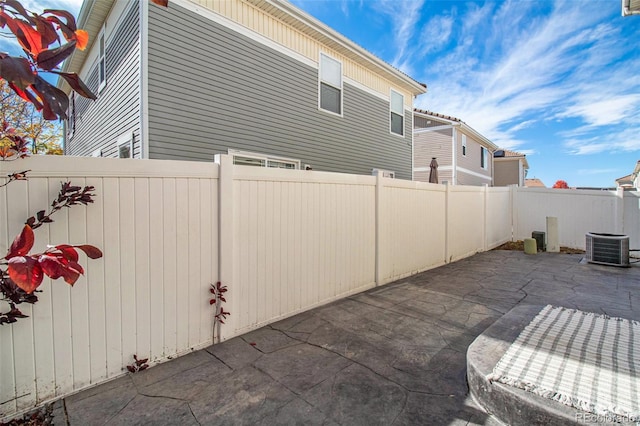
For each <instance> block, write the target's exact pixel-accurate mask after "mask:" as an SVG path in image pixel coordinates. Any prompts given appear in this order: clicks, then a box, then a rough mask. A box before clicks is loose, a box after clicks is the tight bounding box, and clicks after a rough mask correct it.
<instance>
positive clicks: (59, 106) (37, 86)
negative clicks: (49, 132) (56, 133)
mask: <svg viewBox="0 0 640 426" xmlns="http://www.w3.org/2000/svg"><path fill="white" fill-rule="evenodd" d="M31 87H33V90H34V92H36V93H37V94H38V96H39V97H40V99H41V100H42V107H43V111H42V115H43V116H44V118H45V119H46V120H56V119H58V118H64V119H66V118H67V108H68V107H69V98H68V97H67V95H66V94H65V93H64V92H63V91H62V90H60V89H58V88H57V87H54V86H52V85H51V84H50V83H48V82H47V81H46V80H44V79H43V78H42V77H40V76H36V81H35V82H34V83H33V85H32V86H31Z"/></svg>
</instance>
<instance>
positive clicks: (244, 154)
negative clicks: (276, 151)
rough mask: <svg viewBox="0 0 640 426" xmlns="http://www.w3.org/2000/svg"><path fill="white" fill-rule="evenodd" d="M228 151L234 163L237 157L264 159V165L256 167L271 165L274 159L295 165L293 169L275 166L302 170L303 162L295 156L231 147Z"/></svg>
mask: <svg viewBox="0 0 640 426" xmlns="http://www.w3.org/2000/svg"><path fill="white" fill-rule="evenodd" d="M228 153H229V155H231V156H232V162H233V163H234V164H235V159H236V157H244V158H250V159H254V160H260V161H264V165H263V166H257V165H256V167H269V162H270V161H273V162H278V163H288V164H292V165H293V166H294V168H293V169H286V168H284V167H274V168H281V169H285V170H300V167H301V164H302V163H301V161H300V160H296V159H294V158H287V157H278V156H276V155H268V154H261V153H258V152H248V151H239V150H235V149H229V150H228ZM247 166H248V165H247ZM249 167H250V166H249Z"/></svg>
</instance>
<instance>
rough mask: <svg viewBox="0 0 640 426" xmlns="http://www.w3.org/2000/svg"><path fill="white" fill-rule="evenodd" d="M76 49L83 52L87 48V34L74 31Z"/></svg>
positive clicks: (82, 31)
mask: <svg viewBox="0 0 640 426" xmlns="http://www.w3.org/2000/svg"><path fill="white" fill-rule="evenodd" d="M75 34H76V43H77V45H76V47H77V48H78V49H80V50H84V49H86V48H87V44H89V33H88V32H86V31H85V30H76V33H75Z"/></svg>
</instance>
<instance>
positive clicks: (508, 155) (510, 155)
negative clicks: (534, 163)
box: [493, 149, 529, 169]
mask: <svg viewBox="0 0 640 426" xmlns="http://www.w3.org/2000/svg"><path fill="white" fill-rule="evenodd" d="M501 151H502V152H503V153H504V155H499V153H500V152H501ZM493 158H494V160H498V161H504V160H513V159H519V160H520V159H521V160H522V166H523V167H524V168H525V169H529V162H528V161H527V155H526V154H522V153H520V152H516V151H510V150H508V149H499V150H497V151H496V152H494V153H493Z"/></svg>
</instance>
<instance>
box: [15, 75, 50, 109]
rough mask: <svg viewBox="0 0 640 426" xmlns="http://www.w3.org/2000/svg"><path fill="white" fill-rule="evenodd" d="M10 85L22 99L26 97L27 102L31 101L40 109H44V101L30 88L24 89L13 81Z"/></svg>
mask: <svg viewBox="0 0 640 426" xmlns="http://www.w3.org/2000/svg"><path fill="white" fill-rule="evenodd" d="M9 87H11V88H12V89H13V91H14V92H16V94H17V95H18V96H20V97H21V98H22V99H24V100H25V101H27V102H31V103H32V104H33V106H35V107H36V109H37V110H38V111H41V110H42V103H41V102H40V101H39V100H38V98H37V97H36V96H35V95H34V94H33V93H31V91H29V90H24V91H23V90H22V89H20V88H19V87H18V86H16V85H15V84H13V82H9Z"/></svg>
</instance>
